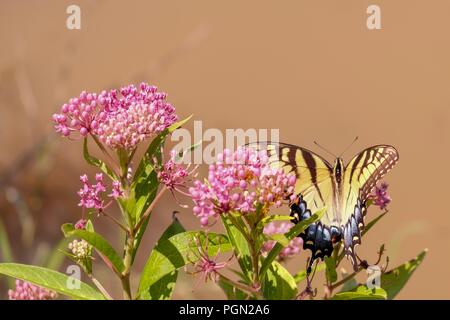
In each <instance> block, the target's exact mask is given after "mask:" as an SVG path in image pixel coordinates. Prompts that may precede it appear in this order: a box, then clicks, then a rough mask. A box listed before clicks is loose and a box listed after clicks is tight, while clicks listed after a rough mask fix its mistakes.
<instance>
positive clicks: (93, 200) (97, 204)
mask: <svg viewBox="0 0 450 320" xmlns="http://www.w3.org/2000/svg"><path fill="white" fill-rule="evenodd" d="M95 180H96V183H95V184H92V185H91V184H89V179H88V176H87V175H86V174H85V175H82V176H81V177H80V181H81V182H82V183H83V187H82V188H81V189H80V190H79V191H78V195H79V196H80V203H78V206H80V207H84V208H86V209H92V208H95V209H97V210H99V211H101V210H103V204H104V201H103V198H102V196H101V193H103V192H105V191H106V186H105V185H104V183H103V174H101V173H97V174H96V175H95Z"/></svg>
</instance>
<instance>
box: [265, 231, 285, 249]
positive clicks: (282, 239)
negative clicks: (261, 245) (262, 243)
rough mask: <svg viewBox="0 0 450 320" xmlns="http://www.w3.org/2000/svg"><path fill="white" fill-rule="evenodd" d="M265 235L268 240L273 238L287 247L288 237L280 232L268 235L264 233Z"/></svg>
mask: <svg viewBox="0 0 450 320" xmlns="http://www.w3.org/2000/svg"><path fill="white" fill-rule="evenodd" d="M266 237H267V238H268V239H270V240H274V241H276V242H278V243H279V244H281V245H282V246H283V247H287V246H288V245H289V239H288V238H286V236H285V235H284V234H282V233H274V234H270V235H266Z"/></svg>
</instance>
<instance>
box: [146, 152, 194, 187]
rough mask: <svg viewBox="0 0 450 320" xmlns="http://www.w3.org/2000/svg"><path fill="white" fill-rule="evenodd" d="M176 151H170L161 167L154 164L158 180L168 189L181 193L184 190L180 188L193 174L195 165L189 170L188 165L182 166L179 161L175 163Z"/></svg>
mask: <svg viewBox="0 0 450 320" xmlns="http://www.w3.org/2000/svg"><path fill="white" fill-rule="evenodd" d="M176 156H177V154H176V152H175V151H174V150H172V151H171V152H170V159H169V160H168V161H167V162H166V163H164V164H163V165H162V166H161V167H158V166H156V167H155V171H156V172H157V173H158V179H159V181H160V182H161V183H162V184H164V185H165V186H166V187H167V188H168V189H169V190H171V191H174V190H177V191H179V192H181V193H183V194H186V192H185V191H183V190H180V188H182V187H185V185H186V182H188V180H189V179H190V177H192V176H193V174H194V172H195V170H196V169H197V168H196V167H195V168H194V169H192V170H189V167H190V165H188V166H184V165H183V164H181V163H177V160H176Z"/></svg>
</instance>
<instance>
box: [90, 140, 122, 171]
mask: <svg viewBox="0 0 450 320" xmlns="http://www.w3.org/2000/svg"><path fill="white" fill-rule="evenodd" d="M91 137H92V139H93V140H94V141H95V143H96V144H97V146H98V147H99V148H100V150H101V151H102V152H103V154H104V155H105V156H106V157H107V158H108V159H109V161H110V165H111V166H112V169H113V170H114V173H115V174H116V175H117V176H119V174H117V173H118V172H119V173H120V168H119V167H118V166H117V164H116V162H115V161H114V158H113V157H112V156H111V155H110V154H109V152H108V150H106V148H105V147H104V146H103V144H102V143H101V142H100V141H99V140H98V139H97V137H96V136H95V135H93V134H91Z"/></svg>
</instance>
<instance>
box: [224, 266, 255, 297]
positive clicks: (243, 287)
mask: <svg viewBox="0 0 450 320" xmlns="http://www.w3.org/2000/svg"><path fill="white" fill-rule="evenodd" d="M216 272H217V274H218V275H219V276H220V278H222V280H224V281H225V282H228V283H229V284H231V285H232V286H233V287H236V288H238V289H241V290H243V291H246V292H248V293H250V294H255V289H253V288H252V287H249V286H248V285H245V284H243V283H240V282H237V281H234V280H231V279H230V278H228V277H226V276H224V275H223V274H222V273H220V272H218V271H216Z"/></svg>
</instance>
